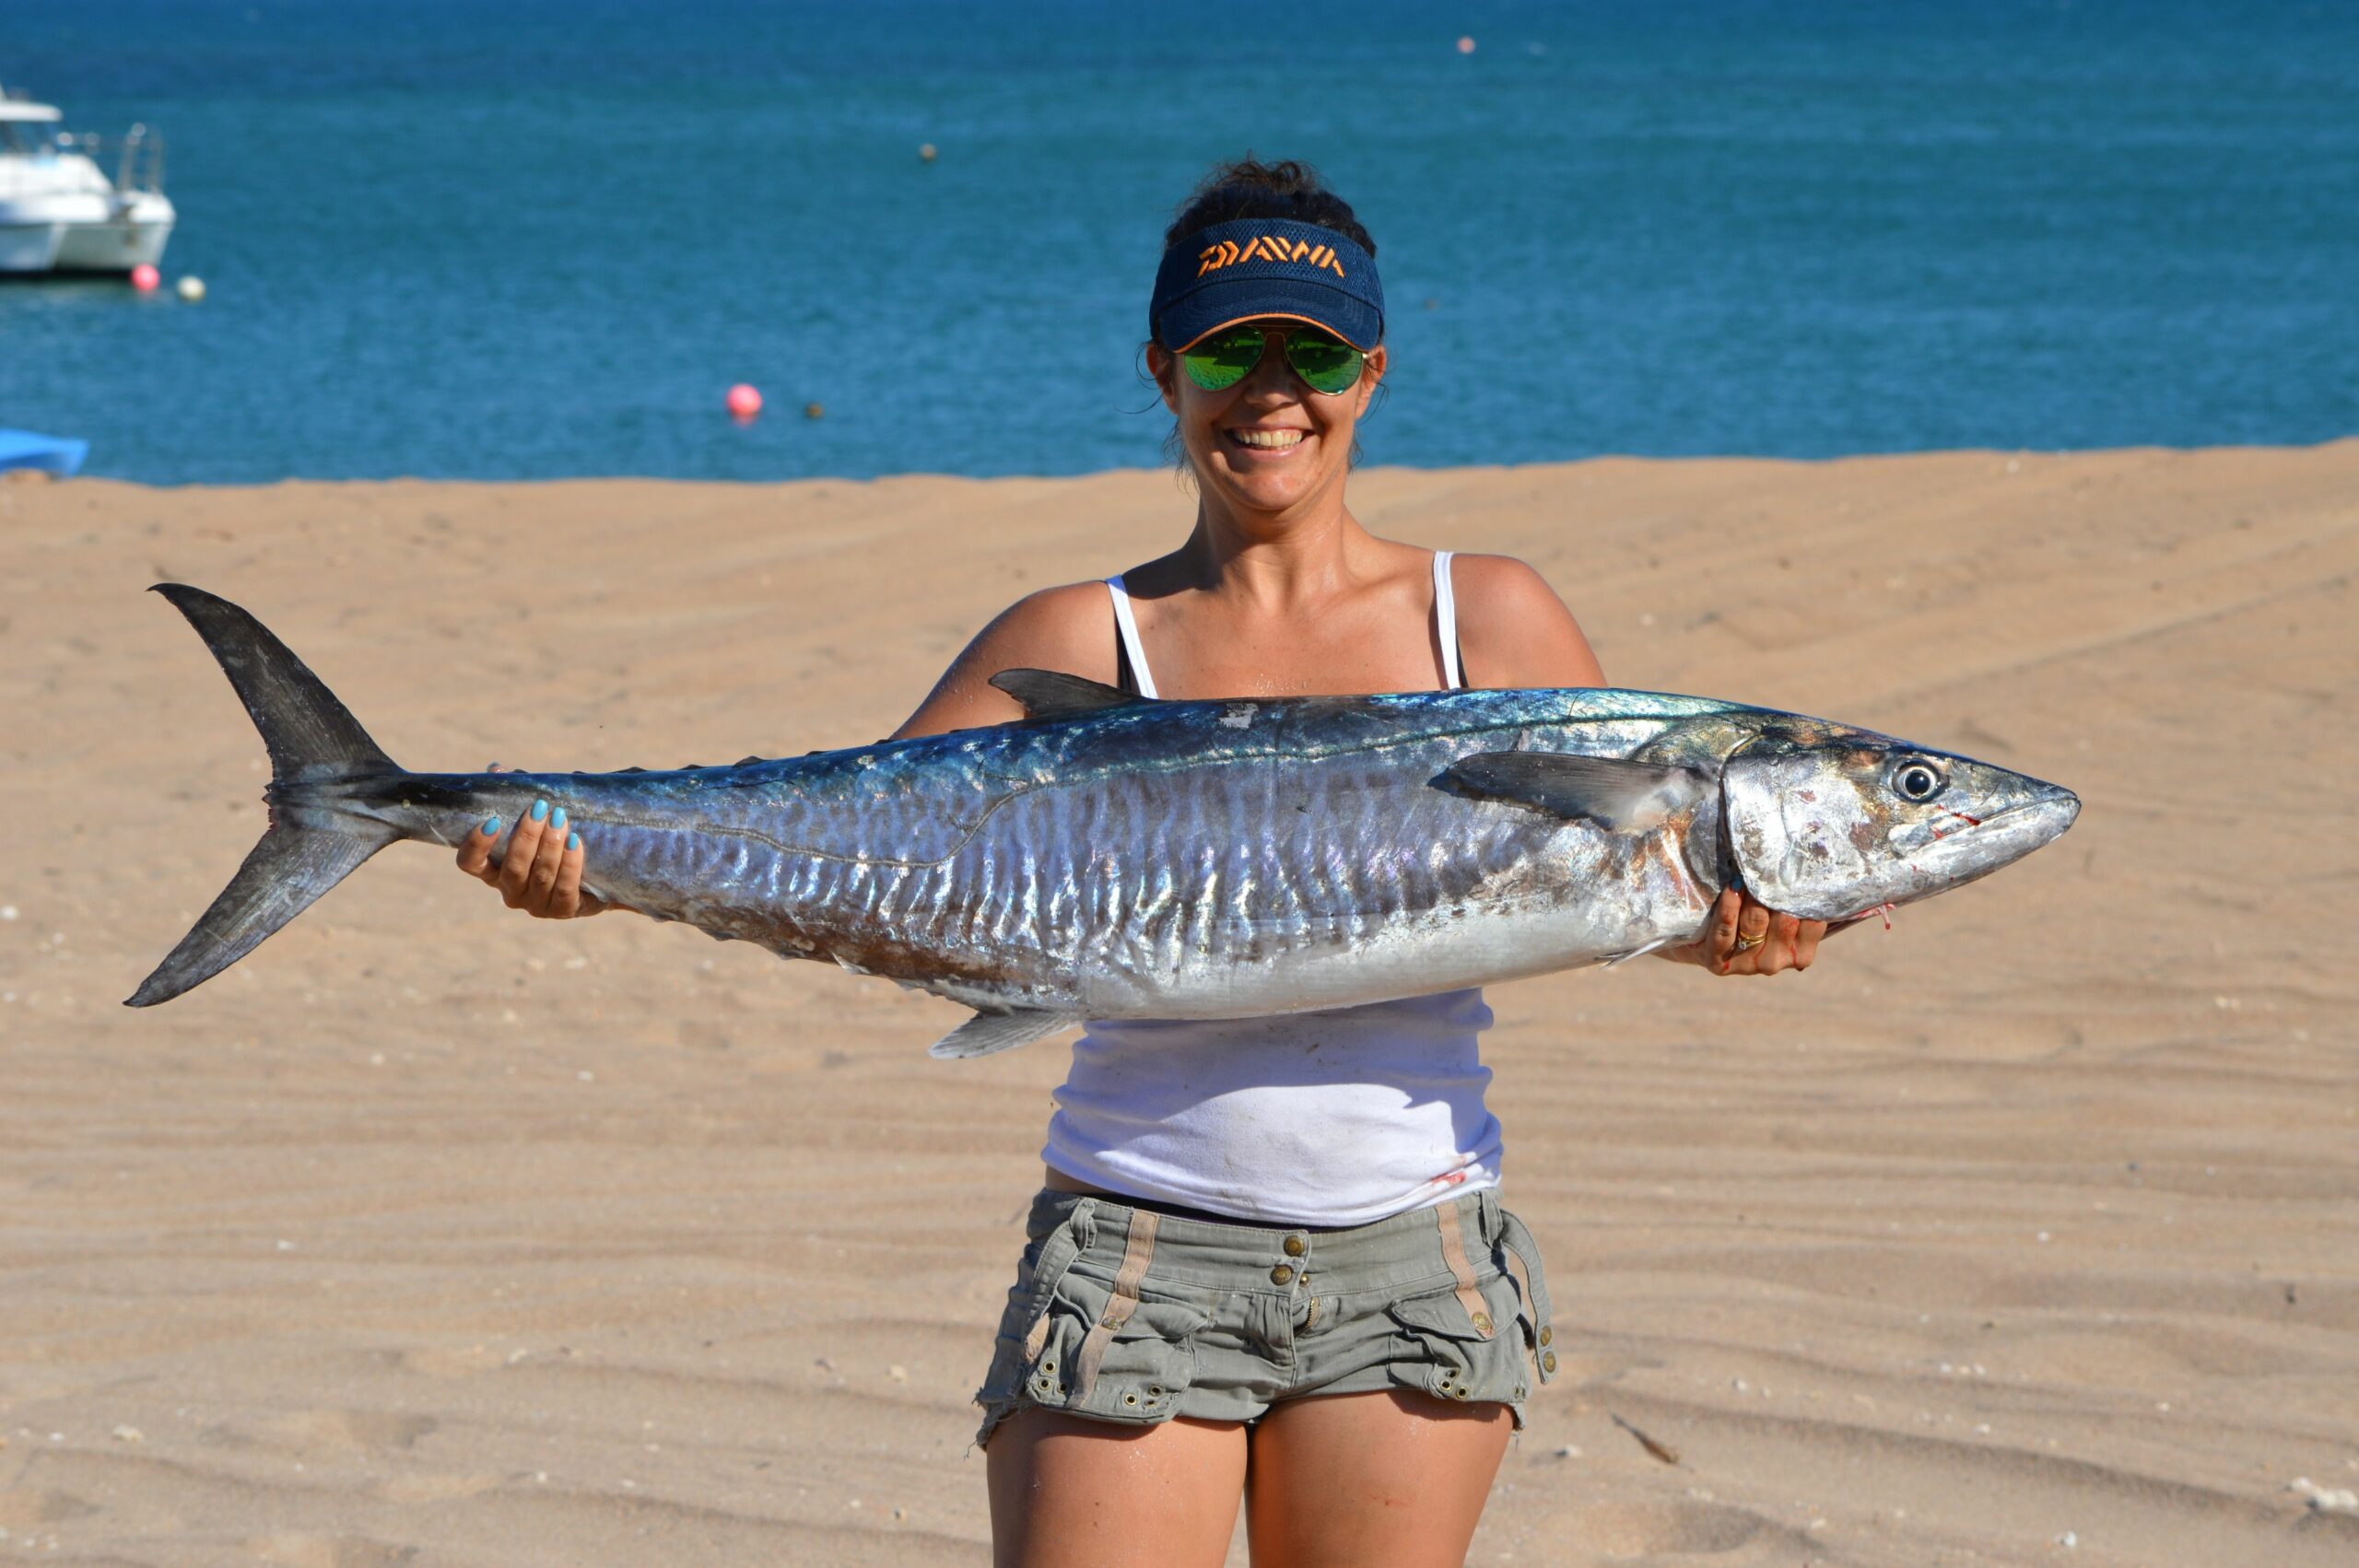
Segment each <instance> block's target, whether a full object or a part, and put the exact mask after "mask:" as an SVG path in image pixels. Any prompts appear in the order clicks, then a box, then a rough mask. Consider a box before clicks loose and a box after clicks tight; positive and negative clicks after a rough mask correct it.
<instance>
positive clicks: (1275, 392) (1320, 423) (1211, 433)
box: [1147, 321, 1384, 512]
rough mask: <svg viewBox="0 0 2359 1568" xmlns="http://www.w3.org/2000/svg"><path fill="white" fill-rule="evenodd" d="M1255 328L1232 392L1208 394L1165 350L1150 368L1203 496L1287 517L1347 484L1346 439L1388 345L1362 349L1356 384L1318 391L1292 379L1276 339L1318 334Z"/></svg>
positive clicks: (1379, 375) (1380, 371)
mask: <svg viewBox="0 0 2359 1568" xmlns="http://www.w3.org/2000/svg"><path fill="white" fill-rule="evenodd" d="M1255 324H1257V325H1262V326H1264V327H1265V328H1266V335H1265V336H1264V337H1263V339H1262V358H1261V361H1260V363H1258V364H1256V365H1255V366H1254V367H1253V369H1250V370H1249V371H1247V372H1246V374H1245V379H1244V380H1240V381H1238V383H1237V384H1236V385H1235V386H1231V387H1224V388H1222V389H1221V390H1220V391H1219V392H1206V391H1205V390H1204V389H1203V388H1202V387H1200V386H1198V385H1197V384H1196V383H1195V381H1194V380H1191V378H1190V377H1189V375H1188V372H1187V371H1186V370H1185V369H1182V368H1181V366H1180V357H1179V356H1178V355H1177V354H1174V353H1172V352H1171V351H1170V350H1168V349H1167V348H1165V347H1164V346H1163V345H1161V344H1149V345H1147V369H1149V370H1150V371H1151V372H1152V373H1153V374H1154V376H1155V379H1156V384H1157V385H1159V386H1160V387H1162V389H1163V402H1164V405H1165V406H1166V407H1168V408H1169V409H1170V410H1171V412H1172V414H1173V415H1176V416H1177V417H1178V419H1179V421H1180V441H1181V443H1182V444H1183V445H1184V446H1185V447H1186V448H1187V451H1188V462H1189V463H1190V465H1191V466H1192V467H1193V468H1194V469H1195V471H1196V477H1197V480H1198V481H1199V483H1201V484H1202V485H1203V486H1204V488H1205V491H1206V492H1207V495H1206V498H1207V499H1211V498H1214V497H1218V498H1219V499H1221V500H1223V501H1225V502H1226V503H1227V505H1228V507H1229V509H1231V510H1233V511H1246V512H1283V511H1285V510H1287V509H1290V508H1293V507H1297V506H1299V505H1300V504H1301V503H1302V502H1303V501H1304V500H1306V499H1308V498H1309V497H1312V496H1316V495H1318V494H1320V493H1321V492H1322V491H1324V490H1326V489H1327V488H1329V487H1330V486H1341V485H1342V484H1343V482H1344V474H1345V473H1346V472H1347V471H1348V470H1349V469H1350V467H1351V462H1352V431H1353V429H1354V428H1355V427H1356V426H1357V425H1358V423H1359V417H1360V415H1361V414H1363V413H1364V412H1366V411H1367V404H1368V399H1369V398H1371V397H1373V396H1375V395H1376V386H1377V382H1378V381H1379V380H1382V379H1383V376H1384V345H1381V344H1379V345H1377V346H1376V347H1374V348H1372V349H1370V350H1369V351H1368V354H1367V363H1366V364H1365V366H1364V367H1363V368H1362V369H1361V371H1360V379H1359V382H1358V384H1357V385H1356V386H1353V387H1351V388H1349V389H1347V390H1345V391H1344V392H1334V393H1332V394H1331V393H1326V392H1313V391H1312V390H1311V389H1310V388H1309V386H1308V385H1307V384H1305V383H1304V381H1303V380H1302V378H1301V377H1300V376H1297V375H1296V374H1295V371H1294V367H1293V366H1291V365H1289V364H1287V363H1286V357H1285V350H1284V348H1283V346H1282V345H1281V344H1280V341H1279V339H1280V337H1281V336H1282V334H1284V333H1287V332H1291V331H1302V332H1313V331H1317V330H1318V329H1316V328H1312V327H1306V326H1304V325H1303V324H1302V323H1301V322H1287V321H1271V322H1265V323H1255Z"/></svg>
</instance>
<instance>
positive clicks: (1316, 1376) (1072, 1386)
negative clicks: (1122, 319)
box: [975, 1188, 1556, 1445]
mask: <svg viewBox="0 0 2359 1568" xmlns="http://www.w3.org/2000/svg"><path fill="white" fill-rule="evenodd" d="M1025 1230H1026V1235H1027V1236H1028V1237H1029V1240H1030V1245H1029V1246H1027V1247H1026V1248H1025V1250H1024V1259H1023V1262H1022V1264H1021V1265H1020V1266H1019V1267H1018V1268H1017V1270H1016V1275H1015V1288H1013V1289H1012V1290H1010V1291H1009V1292H1008V1293H1007V1310H1006V1312H1005V1313H1003V1315H1002V1316H1001V1318H1000V1326H999V1340H998V1343H997V1344H996V1345H995V1346H994V1347H993V1351H992V1367H991V1373H990V1375H989V1376H987V1377H986V1378H984V1380H983V1386H982V1387H981V1388H980V1389H979V1390H977V1391H976V1394H975V1402H976V1403H977V1404H979V1405H980V1406H981V1407H982V1408H983V1424H982V1427H981V1429H980V1431H978V1432H977V1433H976V1434H975V1441H976V1442H977V1443H978V1444H986V1445H987V1444H988V1443H989V1442H990V1441H991V1435H992V1431H993V1430H994V1429H995V1428H996V1427H997V1426H998V1425H999V1423H1000V1422H1003V1421H1005V1420H1006V1419H1007V1418H1008V1417H1009V1416H1011V1415H1014V1414H1015V1413H1016V1412H1017V1411H1019V1410H1026V1409H1028V1408H1030V1407H1033V1406H1039V1407H1040V1408H1041V1409H1044V1410H1062V1411H1064V1412H1066V1413H1067V1414H1069V1415H1077V1416H1086V1417H1089V1418H1091V1419H1093V1420H1097V1421H1109V1422H1127V1423H1131V1424H1134V1425H1141V1426H1145V1425H1152V1424H1154V1423H1156V1422H1165V1421H1169V1420H1170V1419H1171V1418H1172V1417H1174V1416H1191V1417H1195V1418H1198V1419H1200V1420H1204V1421H1244V1422H1250V1421H1252V1420H1254V1419H1255V1418H1256V1417H1258V1416H1261V1415H1262V1414H1263V1413H1265V1412H1266V1411H1267V1410H1269V1409H1270V1407H1271V1406H1272V1405H1273V1404H1275V1403H1276V1402H1277V1401H1279V1400H1280V1399H1291V1398H1301V1397H1303V1396H1306V1395H1316V1394H1356V1393H1364V1392H1367V1391H1370V1390H1375V1389H1384V1388H1405V1389H1410V1390H1413V1391H1414V1392H1416V1393H1420V1394H1430V1395H1432V1396H1434V1397H1435V1398H1442V1399H1449V1400H1453V1401H1464V1402H1468V1403H1497V1404H1504V1405H1506V1406H1508V1408H1509V1409H1510V1410H1512V1411H1513V1412H1514V1415H1515V1423H1516V1425H1517V1427H1518V1428H1519V1429H1520V1428H1521V1426H1522V1425H1523V1409H1522V1405H1523V1399H1524V1397H1525V1396H1526V1395H1527V1394H1528V1393H1529V1392H1530V1387H1531V1386H1530V1382H1529V1379H1528V1377H1527V1375H1526V1361H1525V1356H1526V1354H1527V1352H1528V1353H1530V1354H1531V1355H1532V1356H1533V1357H1536V1358H1537V1363H1538V1367H1539V1373H1540V1378H1541V1381H1543V1382H1545V1381H1547V1380H1548V1379H1549V1378H1550V1377H1552V1376H1554V1375H1555V1371H1556V1352H1555V1350H1553V1349H1552V1348H1550V1340H1552V1339H1554V1337H1555V1334H1554V1331H1553V1330H1552V1329H1551V1328H1550V1327H1549V1321H1548V1285H1547V1281H1546V1280H1545V1278H1544V1277H1543V1275H1542V1273H1541V1271H1540V1253H1539V1249H1538V1248H1537V1247H1536V1246H1533V1245H1532V1233H1531V1232H1530V1231H1528V1230H1526V1229H1525V1228H1524V1225H1523V1222H1522V1221H1520V1220H1519V1219H1517V1218H1516V1217H1515V1216H1514V1215H1512V1214H1510V1213H1508V1211H1506V1210H1504V1209H1502V1208H1500V1207H1499V1203H1498V1199H1497V1197H1496V1195H1495V1194H1493V1193H1490V1192H1476V1193H1470V1194H1468V1195H1467V1196H1465V1197H1463V1198H1455V1199H1450V1200H1449V1201H1448V1202H1446V1203H1440V1204H1437V1205H1435V1206H1433V1207H1431V1208H1426V1209H1416V1210H1412V1211H1410V1212H1408V1213H1405V1214H1395V1215H1393V1216H1392V1217H1391V1219H1386V1220H1379V1221H1377V1222H1375V1223H1373V1224H1367V1225H1356V1226H1353V1227H1351V1228H1349V1229H1344V1230H1317V1229H1309V1228H1298V1229H1293V1230H1285V1229H1270V1228H1265V1227H1262V1226H1259V1225H1250V1224H1227V1223H1215V1222H1213V1221H1210V1220H1205V1219H1195V1218H1184V1217H1181V1216H1180V1215H1177V1214H1171V1213H1166V1212H1162V1211H1156V1210H1154V1209H1148V1208H1143V1207H1141V1208H1134V1207H1131V1206H1129V1205H1126V1204H1123V1203H1121V1202H1120V1201H1118V1200H1116V1199H1109V1198H1097V1197H1090V1196H1087V1195H1085V1194H1082V1193H1076V1192H1059V1191H1056V1190H1054V1189H1050V1188H1044V1189H1042V1190H1041V1192H1040V1193H1039V1196H1038V1197H1036V1198H1034V1199H1033V1200H1032V1211H1031V1215H1030V1218H1029V1220H1028V1222H1027V1225H1026V1227H1025ZM1509 1253H1513V1254H1514V1255H1515V1257H1516V1258H1518V1259H1519V1260H1520V1262H1521V1264H1522V1265H1523V1271H1524V1275H1525V1278H1526V1279H1528V1280H1529V1281H1531V1290H1530V1293H1529V1294H1528V1295H1527V1293H1526V1292H1525V1290H1524V1287H1523V1285H1522V1284H1521V1283H1520V1282H1519V1281H1517V1279H1516V1277H1515V1275H1514V1274H1513V1272H1511V1271H1510V1270H1508V1267H1507V1258H1508V1254H1509Z"/></svg>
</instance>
